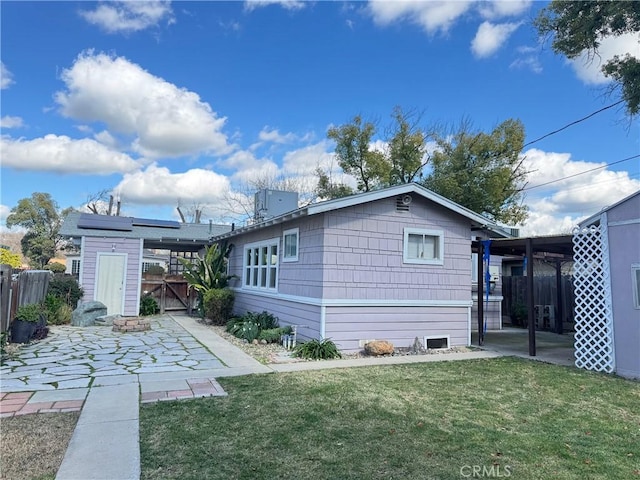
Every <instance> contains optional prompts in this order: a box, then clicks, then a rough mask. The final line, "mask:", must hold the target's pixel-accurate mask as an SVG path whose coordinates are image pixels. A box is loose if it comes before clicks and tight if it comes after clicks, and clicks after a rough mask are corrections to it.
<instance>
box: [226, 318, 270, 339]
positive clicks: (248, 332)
mask: <svg viewBox="0 0 640 480" xmlns="http://www.w3.org/2000/svg"><path fill="white" fill-rule="evenodd" d="M277 327H278V317H276V316H275V315H273V314H272V313H269V312H261V313H255V312H247V313H245V314H244V315H243V316H242V317H237V318H233V319H231V320H230V321H229V322H227V332H229V333H231V334H232V335H235V336H236V337H238V338H244V339H245V340H248V341H250V342H252V341H253V340H255V339H256V338H258V337H259V335H260V334H261V332H263V331H266V330H273V329H275V328H277ZM279 339H280V336H279V335H278V340H279Z"/></svg>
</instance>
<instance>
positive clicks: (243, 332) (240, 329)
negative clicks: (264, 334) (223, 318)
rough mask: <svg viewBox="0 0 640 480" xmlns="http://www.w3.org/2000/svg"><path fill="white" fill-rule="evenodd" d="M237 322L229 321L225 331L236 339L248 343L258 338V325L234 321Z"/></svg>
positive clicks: (239, 320) (250, 322)
mask: <svg viewBox="0 0 640 480" xmlns="http://www.w3.org/2000/svg"><path fill="white" fill-rule="evenodd" d="M234 320H238V321H231V322H229V323H228V324H227V331H228V332H229V333H230V334H231V335H233V336H235V337H238V338H243V339H245V340H247V341H249V342H252V341H254V340H255V339H256V338H258V334H259V333H260V330H259V328H258V325H257V324H256V323H255V322H252V321H242V319H241V318H240V319H234Z"/></svg>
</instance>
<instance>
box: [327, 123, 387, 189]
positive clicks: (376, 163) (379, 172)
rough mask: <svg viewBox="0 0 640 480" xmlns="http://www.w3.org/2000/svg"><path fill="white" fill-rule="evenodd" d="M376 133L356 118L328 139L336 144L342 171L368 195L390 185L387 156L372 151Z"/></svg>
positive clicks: (373, 128)
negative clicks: (350, 176) (352, 178)
mask: <svg viewBox="0 0 640 480" xmlns="http://www.w3.org/2000/svg"><path fill="white" fill-rule="evenodd" d="M375 133H376V126H375V125H374V124H373V123H372V122H363V120H362V117H361V116H360V115H356V116H355V117H354V118H353V120H352V122H351V123H346V124H344V125H341V126H339V127H331V128H330V129H329V131H328V132H327V136H328V137H329V138H330V139H332V140H333V141H335V142H336V149H335V154H336V157H337V159H338V164H339V165H340V168H342V171H344V172H345V173H347V174H349V175H352V176H353V177H354V178H355V179H356V182H357V184H358V190H359V191H361V192H368V191H370V190H375V189H376V188H379V187H381V186H386V185H387V184H388V183H389V177H390V175H391V165H390V163H389V161H388V159H387V158H385V155H384V154H383V153H382V152H380V151H378V150H373V149H372V148H371V142H372V138H373V136H374V134H375Z"/></svg>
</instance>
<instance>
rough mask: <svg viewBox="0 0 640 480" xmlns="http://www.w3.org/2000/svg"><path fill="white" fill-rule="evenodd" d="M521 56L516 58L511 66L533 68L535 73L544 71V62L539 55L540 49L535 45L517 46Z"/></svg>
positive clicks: (522, 68) (524, 68) (523, 68)
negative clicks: (542, 62) (541, 61)
mask: <svg viewBox="0 0 640 480" xmlns="http://www.w3.org/2000/svg"><path fill="white" fill-rule="evenodd" d="M516 52H517V53H518V55H519V57H518V58H516V59H515V60H514V61H513V62H511V65H509V68H515V69H521V70H531V71H532V72H533V73H542V64H541V63H540V58H539V56H538V49H536V48H534V47H527V46H522V47H518V48H516Z"/></svg>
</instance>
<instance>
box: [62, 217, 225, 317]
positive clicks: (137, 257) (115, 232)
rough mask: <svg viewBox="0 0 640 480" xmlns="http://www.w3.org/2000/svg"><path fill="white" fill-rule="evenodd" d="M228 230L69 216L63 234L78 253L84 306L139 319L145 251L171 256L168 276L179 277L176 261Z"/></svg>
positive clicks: (79, 277)
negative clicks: (90, 303)
mask: <svg viewBox="0 0 640 480" xmlns="http://www.w3.org/2000/svg"><path fill="white" fill-rule="evenodd" d="M228 230H231V226H230V225H214V224H211V223H209V224H193V223H179V222H174V221H166V220H152V219H144V218H133V217H119V216H109V215H94V214H89V213H80V212H71V213H69V214H68V215H67V217H66V218H65V220H64V223H63V225H62V227H61V229H60V235H62V236H64V237H67V238H70V239H71V240H72V241H73V244H74V245H75V247H76V248H79V249H80V256H79V258H78V260H79V264H78V267H79V272H78V281H79V283H80V286H81V287H82V288H83V289H84V297H83V301H92V300H98V301H100V302H102V303H104V304H105V305H106V306H107V312H108V313H109V314H110V315H111V314H120V315H124V316H136V315H138V313H139V309H140V284H141V280H142V273H143V268H144V262H145V256H144V253H143V252H144V249H158V250H169V251H170V252H171V254H170V258H169V273H179V272H180V266H181V265H180V264H179V262H178V260H177V258H178V257H180V256H182V257H185V256H187V257H188V256H189V255H191V254H192V255H194V256H195V255H197V254H198V252H200V251H201V250H203V248H204V247H205V246H206V245H208V244H209V243H210V238H211V237H212V236H215V235H218V234H221V233H224V232H226V231H228Z"/></svg>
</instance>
